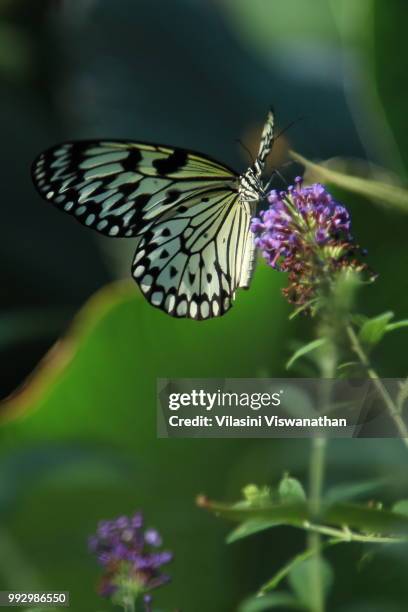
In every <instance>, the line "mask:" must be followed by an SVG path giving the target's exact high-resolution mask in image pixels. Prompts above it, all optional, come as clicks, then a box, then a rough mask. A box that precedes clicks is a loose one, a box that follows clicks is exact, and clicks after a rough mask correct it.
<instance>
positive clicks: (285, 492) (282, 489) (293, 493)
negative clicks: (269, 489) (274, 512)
mask: <svg viewBox="0 0 408 612" xmlns="http://www.w3.org/2000/svg"><path fill="white" fill-rule="evenodd" d="M278 493H279V497H280V500H281V502H282V503H288V504H290V503H294V504H295V503H297V502H304V501H306V493H305V490H304V488H303V486H302V483H301V482H300V481H299V480H297V479H296V478H291V477H290V476H289V475H285V476H284V477H283V478H282V480H281V481H280V483H279V488H278Z"/></svg>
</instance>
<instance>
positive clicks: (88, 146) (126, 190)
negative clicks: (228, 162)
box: [32, 141, 237, 237]
mask: <svg viewBox="0 0 408 612" xmlns="http://www.w3.org/2000/svg"><path fill="white" fill-rule="evenodd" d="M32 178H33V182H34V185H35V186H36V188H37V190H38V191H39V193H40V195H41V196H42V197H43V198H44V199H46V200H48V201H49V202H51V203H52V204H54V205H55V206H56V207H57V208H59V209H60V210H62V211H64V212H67V213H69V214H70V215H72V216H73V217H74V218H76V219H77V220H78V221H79V222H80V223H82V224H83V225H86V226H87V227H90V228H92V229H94V230H97V231H98V232H100V233H102V234H105V235H106V236H116V237H132V236H138V235H140V233H143V232H144V231H145V230H146V229H147V227H149V226H150V225H151V223H152V222H154V220H156V219H158V218H159V217H161V215H162V214H164V213H167V214H169V213H175V212H176V209H177V206H178V203H179V200H180V199H181V198H183V197H184V195H185V194H186V193H192V192H193V191H194V190H195V189H197V188H201V187H203V186H205V185H207V184H208V186H211V185H213V184H214V182H220V181H221V182H222V183H223V184H224V183H227V184H228V183H235V182H236V180H237V177H236V175H235V173H234V172H233V171H232V170H229V169H228V168H226V167H224V166H222V165H221V164H219V163H218V162H216V161H213V160H212V159H209V158H207V157H205V156H203V155H198V154H195V153H192V152H190V151H185V150H184V149H174V148H173V149H171V148H168V147H164V146H159V145H150V144H146V143H134V142H127V141H82V142H81V141H80V142H68V143H64V144H61V145H57V146H55V147H52V148H51V149H48V151H45V152H44V153H42V154H41V155H40V156H39V157H38V158H37V159H36V160H35V161H34V163H33V165H32Z"/></svg>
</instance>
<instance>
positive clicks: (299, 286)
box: [251, 177, 367, 305]
mask: <svg viewBox="0 0 408 612" xmlns="http://www.w3.org/2000/svg"><path fill="white" fill-rule="evenodd" d="M267 200H268V203H269V208H267V209H266V210H263V211H261V212H260V213H259V216H258V217H255V218H254V219H252V222H251V230H252V232H253V233H254V234H255V245H256V246H257V248H259V249H260V251H261V253H262V255H263V257H264V258H265V259H266V261H267V263H268V265H270V266H271V267H272V268H275V269H276V270H280V271H282V272H289V282H290V284H289V287H287V288H286V289H284V290H283V292H284V295H285V296H286V297H287V298H288V300H289V301H290V302H292V303H294V304H297V305H307V304H308V303H309V302H310V300H312V299H313V298H314V297H316V294H317V293H318V291H319V289H320V288H321V285H322V284H323V283H325V282H326V281H327V280H328V279H333V278H334V273H335V272H336V271H338V270H340V269H344V268H349V269H353V270H355V271H357V272H359V271H363V270H367V266H366V265H365V264H362V263H361V262H359V261H357V260H356V259H355V255H356V254H357V253H361V251H360V249H359V247H358V246H357V245H356V244H355V243H354V242H353V238H352V235H351V219H350V215H349V212H348V210H347V209H346V208H345V207H344V206H343V205H342V204H340V203H339V202H336V200H334V199H333V197H332V196H331V194H330V193H329V192H328V191H327V190H326V189H325V187H324V186H323V185H321V184H320V183H314V184H312V185H309V186H305V187H304V186H303V180H302V178H301V177H297V178H296V179H295V184H294V185H291V186H289V187H288V188H287V190H286V191H276V190H272V191H270V192H269V194H268V196H267Z"/></svg>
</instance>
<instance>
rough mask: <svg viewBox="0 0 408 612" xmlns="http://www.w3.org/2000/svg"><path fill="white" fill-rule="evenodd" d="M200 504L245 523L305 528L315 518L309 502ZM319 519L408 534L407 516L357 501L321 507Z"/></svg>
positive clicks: (337, 524)
mask: <svg viewBox="0 0 408 612" xmlns="http://www.w3.org/2000/svg"><path fill="white" fill-rule="evenodd" d="M200 506H201V507H203V508H206V509H208V510H210V511H211V512H214V513H215V514H216V515H217V516H220V517H223V518H226V519H229V520H232V521H237V522H245V521H248V520H250V519H257V520H259V521H264V522H266V521H268V520H269V521H272V522H280V523H282V524H284V525H290V526H293V527H299V528H301V529H305V528H308V526H309V525H310V523H313V521H314V519H315V517H313V516H311V514H310V512H309V508H308V505H307V504H306V503H297V504H272V503H271V504H269V505H265V506H264V507H262V508H251V507H245V508H243V507H239V506H237V505H228V504H221V503H217V502H211V501H209V500H207V499H204V500H201V501H200ZM319 521H320V524H326V525H330V526H334V527H337V528H340V529H343V528H344V526H345V525H347V526H348V527H350V528H352V529H353V528H354V529H359V530H361V531H363V532H365V533H372V534H373V533H374V534H380V535H384V536H403V537H404V538H406V537H407V536H408V517H405V516H403V515H401V514H397V513H395V512H391V511H389V510H383V509H380V508H371V507H368V506H363V505H358V504H351V503H335V504H331V505H328V506H325V507H324V508H323V509H322V512H321V515H320V517H319Z"/></svg>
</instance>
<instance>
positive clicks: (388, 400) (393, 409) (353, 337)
mask: <svg viewBox="0 0 408 612" xmlns="http://www.w3.org/2000/svg"><path fill="white" fill-rule="evenodd" d="M347 334H348V337H349V339H350V344H351V348H352V349H353V351H354V352H355V354H356V355H357V357H358V358H359V360H360V362H361V364H362V365H363V366H364V367H365V369H366V371H367V374H368V376H369V378H370V379H371V380H372V381H373V383H374V385H375V387H376V389H377V391H378V393H379V394H380V396H381V397H382V399H383V402H384V404H385V406H386V408H387V410H388V413H389V415H390V417H391V418H392V420H393V421H394V423H395V426H396V427H397V429H398V431H399V433H400V435H401V439H402V441H403V443H404V444H405V446H406V447H407V448H408V429H407V427H406V425H405V423H404V420H403V418H402V416H401V414H400V411H399V410H398V407H397V406H396V404H395V402H394V401H393V399H392V397H391V395H390V394H389V393H388V391H387V389H386V388H385V387H384V385H383V383H382V382H381V380H380V379H379V377H378V374H377V372H376V371H375V370H374V368H373V367H372V365H371V364H370V361H369V359H368V356H367V354H366V353H365V351H364V349H363V347H362V345H361V342H360V340H359V339H358V336H357V334H356V332H355V331H354V329H353V328H352V326H351V325H347Z"/></svg>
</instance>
